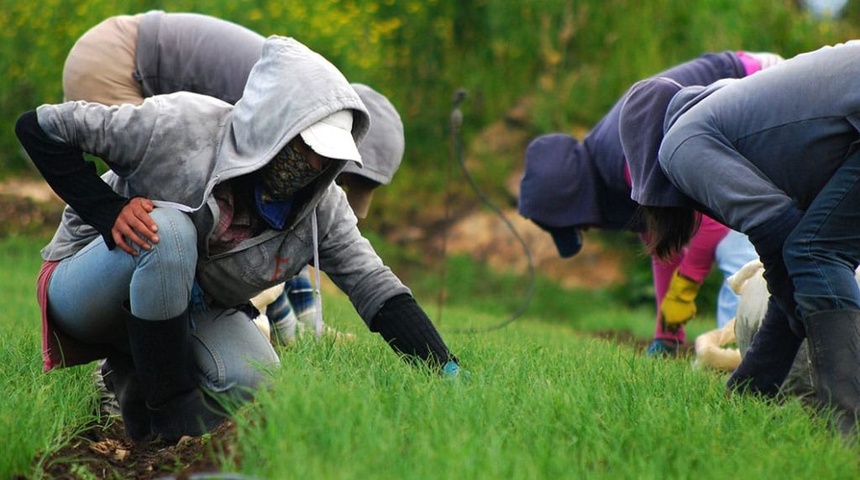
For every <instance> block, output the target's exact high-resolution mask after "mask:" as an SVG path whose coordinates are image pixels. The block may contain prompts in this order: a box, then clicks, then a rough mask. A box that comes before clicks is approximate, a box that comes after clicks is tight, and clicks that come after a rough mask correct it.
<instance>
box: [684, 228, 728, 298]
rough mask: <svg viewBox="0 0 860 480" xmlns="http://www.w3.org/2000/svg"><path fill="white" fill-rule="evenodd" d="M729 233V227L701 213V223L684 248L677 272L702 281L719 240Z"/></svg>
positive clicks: (699, 281) (712, 262)
mask: <svg viewBox="0 0 860 480" xmlns="http://www.w3.org/2000/svg"><path fill="white" fill-rule="evenodd" d="M728 233H729V227H727V226H725V225H723V224H722V223H720V222H718V221H716V220H714V219H712V218H710V217H708V216H705V215H702V224H701V225H699V230H698V231H697V232H696V234H695V235H693V238H692V239H691V240H690V244H689V245H687V248H686V249H685V251H686V254H685V255H684V259H683V260H682V261H681V265H679V266H678V272H679V273H680V274H681V275H683V276H685V277H687V278H689V279H690V280H693V281H695V282H697V283H702V281H703V280H704V279H705V277H706V276H707V275H708V273H709V272H710V271H711V267H713V265H714V252H715V251H716V249H717V245H718V244H719V243H720V241H721V240H722V239H723V238H724V237H725V236H726V235H727V234H728Z"/></svg>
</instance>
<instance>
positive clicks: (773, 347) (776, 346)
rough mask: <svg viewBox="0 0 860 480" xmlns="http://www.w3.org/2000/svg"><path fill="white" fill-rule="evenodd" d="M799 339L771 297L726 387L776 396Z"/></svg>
mask: <svg viewBox="0 0 860 480" xmlns="http://www.w3.org/2000/svg"><path fill="white" fill-rule="evenodd" d="M802 341H803V339H801V338H799V337H798V336H797V335H795V334H794V332H793V331H792V329H791V326H790V325H789V323H788V317H786V315H785V313H784V312H783V311H782V309H780V308H779V307H778V306H777V304H776V301H775V300H774V299H773V297H771V298H770V300H769V301H768V304H767V311H766V312H765V315H764V319H762V321H761V327H759V330H758V332H756V334H755V337H753V341H752V344H751V345H750V348H749V350H747V353H746V355H744V358H743V360H741V363H740V365H738V368H737V369H736V370H735V371H734V373H732V376H731V377H729V380H728V382H727V384H726V386H727V387H728V389H729V390H730V391H732V392H736V393H741V394H754V395H761V396H764V397H771V398H772V397H776V395H777V394H778V393H779V389H780V387H781V386H782V383H783V382H784V381H785V378H786V377H787V376H788V372H789V370H791V366H792V365H793V364H794V358H795V357H796V356H797V351H798V349H799V348H800V344H801V342H802Z"/></svg>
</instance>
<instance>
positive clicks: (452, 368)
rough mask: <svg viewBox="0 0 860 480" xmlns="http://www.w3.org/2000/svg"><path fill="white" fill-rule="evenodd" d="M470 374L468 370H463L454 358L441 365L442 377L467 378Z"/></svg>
mask: <svg viewBox="0 0 860 480" xmlns="http://www.w3.org/2000/svg"><path fill="white" fill-rule="evenodd" d="M471 375H472V373H471V372H470V371H468V370H464V369H463V368H462V367H461V366H460V365H459V364H458V363H457V362H455V361H454V360H451V361H449V362H448V363H446V364H445V365H443V366H442V378H446V379H447V378H469V377H470V376H471Z"/></svg>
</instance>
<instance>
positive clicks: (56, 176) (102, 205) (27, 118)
mask: <svg viewBox="0 0 860 480" xmlns="http://www.w3.org/2000/svg"><path fill="white" fill-rule="evenodd" d="M15 134H16V135H17V136H18V140H19V141H20V142H21V145H22V146H23V147H24V150H26V151H27V154H28V155H29V156H30V159H31V160H32V161H33V164H35V165H36V168H37V169H39V172H40V173H41V174H42V176H43V177H44V178H45V180H46V181H47V182H48V185H50V186H51V188H52V189H53V190H54V192H56V193H57V195H59V197H60V198H62V199H63V200H64V201H65V202H66V203H67V204H69V206H70V207H72V208H73V209H74V210H75V211H76V212H77V213H78V215H80V216H81V218H82V219H83V220H84V221H85V222H87V223H88V224H89V225H92V226H93V228H95V229H96V231H98V232H99V234H101V236H102V237H103V238H104V240H105V243H106V244H107V246H108V248H110V249H113V248H114V247H115V246H116V245H115V244H114V241H113V238H112V237H111V228H112V227H113V224H114V223H115V222H116V218H117V216H119V212H120V211H121V210H122V207H124V206H125V204H126V203H128V200H129V199H127V198H125V197H123V196H121V195H119V194H117V193H116V192H114V191H113V190H112V189H111V187H110V186H109V185H108V184H107V183H105V182H104V181H103V180H102V179H101V178H100V177H99V175H98V172H97V171H96V167H95V165H94V164H93V163H92V162H88V161H86V159H84V154H83V152H82V151H81V150H80V149H77V148H75V147H72V146H69V145H66V144H63V143H60V142H56V141H54V140H52V139H51V138H50V137H48V135H47V134H46V133H45V131H44V130H42V127H41V126H40V125H39V120H38V118H37V116H36V111H35V110H31V111H29V112H26V113H24V114H23V115H21V116H20V117H19V118H18V121H17V122H16V123H15Z"/></svg>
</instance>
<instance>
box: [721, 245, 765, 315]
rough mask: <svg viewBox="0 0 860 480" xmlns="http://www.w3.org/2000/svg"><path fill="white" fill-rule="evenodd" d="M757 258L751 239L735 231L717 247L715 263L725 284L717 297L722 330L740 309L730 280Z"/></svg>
mask: <svg viewBox="0 0 860 480" xmlns="http://www.w3.org/2000/svg"><path fill="white" fill-rule="evenodd" d="M757 258H758V254H757V253H756V251H755V247H753V244H752V243H750V241H749V238H747V236H746V235H744V234H743V233H740V232H737V231H735V230H729V233H728V234H727V235H726V236H725V237H724V238H723V239H722V240H721V241H720V243H719V244H718V245H717V249H716V251H715V252H714V261H715V262H716V264H717V268H719V269H720V272H722V274H723V283H722V286H721V287H720V293H719V296H718V297H717V327H719V328H722V327H724V326H725V325H726V324H727V323H729V321H731V319H733V318H735V313H736V311H737V309H738V296H737V295H735V292H733V291H732V289H731V287H729V283H728V278H729V277H730V276H732V275H734V274H735V273H736V272H737V271H738V270H740V269H741V267H743V266H744V265H746V264H747V263H749V262H751V261H752V260H755V259H757Z"/></svg>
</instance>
